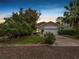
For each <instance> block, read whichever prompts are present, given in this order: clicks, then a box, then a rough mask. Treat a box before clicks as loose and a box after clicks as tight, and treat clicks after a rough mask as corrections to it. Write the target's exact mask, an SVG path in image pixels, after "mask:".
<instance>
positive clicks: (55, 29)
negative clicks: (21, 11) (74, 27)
mask: <svg viewBox="0 0 79 59" xmlns="http://www.w3.org/2000/svg"><path fill="white" fill-rule="evenodd" d="M57 31H58V28H57V27H54V26H52V27H50V26H49V27H44V32H43V34H46V33H47V32H50V33H53V34H54V35H57Z"/></svg>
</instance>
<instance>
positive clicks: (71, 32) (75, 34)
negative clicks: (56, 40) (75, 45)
mask: <svg viewBox="0 0 79 59" xmlns="http://www.w3.org/2000/svg"><path fill="white" fill-rule="evenodd" d="M58 34H59V35H68V36H71V37H73V38H77V39H79V31H77V30H59V31H58Z"/></svg>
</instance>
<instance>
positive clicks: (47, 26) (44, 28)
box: [37, 22, 58, 35]
mask: <svg viewBox="0 0 79 59" xmlns="http://www.w3.org/2000/svg"><path fill="white" fill-rule="evenodd" d="M57 31H58V25H57V24H56V23H54V22H48V23H46V22H41V23H38V24H37V32H38V33H40V34H46V33H47V32H50V33H53V34H54V35H57Z"/></svg>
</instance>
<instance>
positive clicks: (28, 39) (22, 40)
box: [9, 35, 43, 44]
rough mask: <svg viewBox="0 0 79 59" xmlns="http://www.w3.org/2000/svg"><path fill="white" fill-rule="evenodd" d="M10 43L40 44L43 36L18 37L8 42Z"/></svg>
mask: <svg viewBox="0 0 79 59" xmlns="http://www.w3.org/2000/svg"><path fill="white" fill-rule="evenodd" d="M9 43H10V44H40V43H43V38H42V37H40V36H36V35H33V36H28V37H27V36H26V37H22V38H19V39H14V40H12V41H10V42H9Z"/></svg>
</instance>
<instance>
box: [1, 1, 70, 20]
mask: <svg viewBox="0 0 79 59" xmlns="http://www.w3.org/2000/svg"><path fill="white" fill-rule="evenodd" d="M69 2H70V0H0V19H1V18H3V17H7V16H10V15H11V14H12V12H16V11H18V10H19V9H20V8H24V9H27V8H33V9H36V10H38V11H40V12H41V13H42V15H41V17H40V21H48V19H50V20H52V21H54V19H55V18H56V17H58V16H63V13H64V11H65V9H64V6H65V5H67V4H68V3H69ZM46 18H47V19H46ZM52 18H53V19H52Z"/></svg>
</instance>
